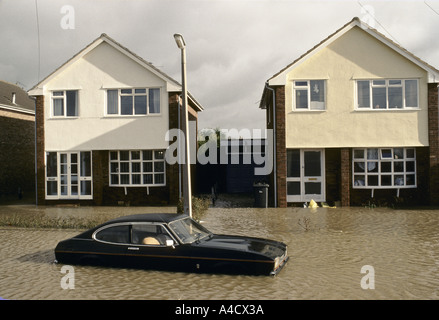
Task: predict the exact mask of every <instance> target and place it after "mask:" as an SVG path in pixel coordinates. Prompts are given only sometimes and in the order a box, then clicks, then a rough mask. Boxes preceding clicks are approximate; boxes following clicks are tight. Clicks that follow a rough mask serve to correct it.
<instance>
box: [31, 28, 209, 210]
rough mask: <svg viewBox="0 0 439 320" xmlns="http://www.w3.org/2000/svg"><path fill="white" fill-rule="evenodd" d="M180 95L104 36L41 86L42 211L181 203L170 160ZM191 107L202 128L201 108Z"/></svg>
mask: <svg viewBox="0 0 439 320" xmlns="http://www.w3.org/2000/svg"><path fill="white" fill-rule="evenodd" d="M179 57H180V55H179V54H178V52H176V59H179ZM181 92H182V86H181V84H180V83H178V82H177V81H175V80H174V79H172V78H171V77H169V76H168V75H166V74H165V73H163V72H162V71H161V70H159V69H157V68H156V67H154V66H153V65H152V64H151V63H149V62H147V61H145V60H144V59H143V58H141V57H139V56H138V55H136V54H134V53H133V52H131V51H130V50H128V49H127V48H125V47H124V46H122V45H121V44H120V43H118V42H116V41H115V40H113V39H112V38H110V37H109V36H107V35H106V34H102V35H101V36H100V37H98V38H97V39H96V40H94V41H93V42H92V43H90V44H89V45H88V46H86V47H85V48H84V49H82V50H81V51H80V52H79V53H77V54H76V55H74V56H73V57H72V58H71V59H69V60H68V61H67V62H65V63H64V64H63V65H62V66H60V67H59V68H57V69H56V70H55V71H54V72H52V73H51V74H50V75H48V76H47V77H46V78H45V79H43V80H42V81H40V82H39V83H38V84H36V85H35V86H34V87H33V88H32V89H30V90H29V92H28V93H29V95H30V96H32V97H35V99H36V110H35V112H36V116H35V119H36V161H37V179H36V180H37V188H36V189H37V199H38V204H59V203H84V204H89V205H117V204H125V205H127V204H131V205H168V204H176V203H177V201H178V199H179V196H180V191H181V185H180V183H181V174H180V166H179V165H178V164H168V163H167V162H166V161H165V152H166V149H167V148H168V147H169V145H170V144H171V143H172V141H167V140H166V139H165V136H166V133H167V132H168V130H169V129H174V128H175V129H178V128H181V126H180V123H181V119H182V118H183V117H182V116H180V113H181V109H182V108H181V98H180V96H181ZM188 100H189V101H188V104H189V106H188V112H189V120H190V121H194V122H195V123H196V121H197V118H198V112H201V111H203V106H202V105H201V104H200V103H198V102H197V101H196V100H195V98H194V97H193V96H192V95H191V94H189V98H188ZM191 139H193V140H194V141H195V139H196V134H195V133H194V135H193V137H192V136H191Z"/></svg>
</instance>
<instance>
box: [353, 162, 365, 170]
mask: <svg viewBox="0 0 439 320" xmlns="http://www.w3.org/2000/svg"><path fill="white" fill-rule="evenodd" d="M354 172H364V162H354Z"/></svg>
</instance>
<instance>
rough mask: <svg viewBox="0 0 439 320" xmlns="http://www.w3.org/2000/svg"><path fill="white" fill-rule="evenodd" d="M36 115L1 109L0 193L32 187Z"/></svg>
mask: <svg viewBox="0 0 439 320" xmlns="http://www.w3.org/2000/svg"><path fill="white" fill-rule="evenodd" d="M34 137H35V117H34V115H31V114H26V113H21V112H19V111H12V110H3V109H0V163H1V166H0V177H1V179H0V195H11V196H15V195H17V196H22V195H23V193H24V192H26V193H33V192H34V189H35V178H34V177H35V139H34Z"/></svg>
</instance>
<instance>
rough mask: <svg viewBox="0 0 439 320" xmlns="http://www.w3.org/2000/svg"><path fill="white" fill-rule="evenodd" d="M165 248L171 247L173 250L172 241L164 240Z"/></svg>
mask: <svg viewBox="0 0 439 320" xmlns="http://www.w3.org/2000/svg"><path fill="white" fill-rule="evenodd" d="M166 246H167V247H172V249H174V248H175V246H174V240H166Z"/></svg>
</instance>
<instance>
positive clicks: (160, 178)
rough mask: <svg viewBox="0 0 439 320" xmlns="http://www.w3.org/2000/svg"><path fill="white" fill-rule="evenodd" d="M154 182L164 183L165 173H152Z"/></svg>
mask: <svg viewBox="0 0 439 320" xmlns="http://www.w3.org/2000/svg"><path fill="white" fill-rule="evenodd" d="M154 180H155V181H154V184H164V183H165V175H164V174H163V173H159V174H155V175H154Z"/></svg>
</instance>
